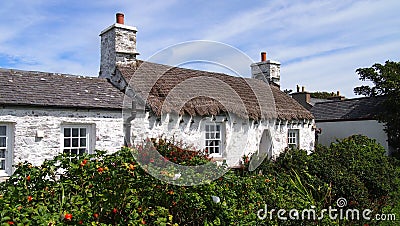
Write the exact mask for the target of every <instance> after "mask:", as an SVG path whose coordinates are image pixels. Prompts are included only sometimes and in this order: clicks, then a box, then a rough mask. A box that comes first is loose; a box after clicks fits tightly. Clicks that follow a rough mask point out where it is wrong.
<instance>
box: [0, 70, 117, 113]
mask: <svg viewBox="0 0 400 226" xmlns="http://www.w3.org/2000/svg"><path fill="white" fill-rule="evenodd" d="M0 84H1V88H0V105H34V106H52V107H76V108H106V109H121V108H122V103H123V96H124V95H123V93H121V92H119V90H118V89H116V88H114V87H113V86H112V85H111V84H110V83H109V82H108V81H107V80H105V79H100V78H95V77H83V76H74V75H66V74H56V73H46V72H36V71H22V70H13V69H0Z"/></svg>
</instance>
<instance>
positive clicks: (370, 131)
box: [317, 120, 389, 150]
mask: <svg viewBox="0 0 400 226" xmlns="http://www.w3.org/2000/svg"><path fill="white" fill-rule="evenodd" d="M317 127H318V128H321V129H322V133H321V134H320V135H319V139H318V143H320V144H322V145H327V146H328V145H330V144H331V143H332V142H334V141H336V139H342V138H346V137H349V136H351V135H354V134H362V135H365V136H367V137H369V138H373V139H375V140H376V141H377V142H378V143H380V144H381V145H382V146H383V147H384V148H385V149H386V150H389V147H388V142H387V135H386V133H385V131H384V130H383V129H384V124H383V123H379V122H378V121H376V120H362V121H338V122H317Z"/></svg>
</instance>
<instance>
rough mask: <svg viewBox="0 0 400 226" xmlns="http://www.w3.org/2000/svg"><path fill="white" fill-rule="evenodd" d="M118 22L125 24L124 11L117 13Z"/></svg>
mask: <svg viewBox="0 0 400 226" xmlns="http://www.w3.org/2000/svg"><path fill="white" fill-rule="evenodd" d="M116 17H117V24H124V17H125V16H124V14H123V13H117V15H116Z"/></svg>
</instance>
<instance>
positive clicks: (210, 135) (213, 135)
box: [203, 122, 225, 157]
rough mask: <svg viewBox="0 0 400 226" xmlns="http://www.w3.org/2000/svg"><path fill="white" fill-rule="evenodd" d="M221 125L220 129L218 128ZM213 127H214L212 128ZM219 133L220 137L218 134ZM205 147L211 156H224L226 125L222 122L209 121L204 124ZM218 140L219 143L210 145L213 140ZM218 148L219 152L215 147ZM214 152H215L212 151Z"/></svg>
mask: <svg viewBox="0 0 400 226" xmlns="http://www.w3.org/2000/svg"><path fill="white" fill-rule="evenodd" d="M218 127H219V131H217V128H218ZM211 128H214V129H213V130H211ZM217 135H219V137H218V136H217ZM203 137H204V149H207V153H208V154H209V155H210V156H211V157H222V155H223V152H224V142H225V126H224V124H223V123H222V122H207V123H205V125H204V136H203ZM213 141H218V143H219V145H210V143H211V142H213ZM216 148H218V150H219V151H218V152H215V149H216ZM211 152H213V153H211Z"/></svg>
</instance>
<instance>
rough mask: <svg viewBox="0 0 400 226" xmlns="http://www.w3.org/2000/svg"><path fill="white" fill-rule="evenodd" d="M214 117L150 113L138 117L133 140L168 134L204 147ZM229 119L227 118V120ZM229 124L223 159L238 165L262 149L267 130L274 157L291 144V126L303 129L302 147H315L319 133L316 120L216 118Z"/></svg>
mask: <svg viewBox="0 0 400 226" xmlns="http://www.w3.org/2000/svg"><path fill="white" fill-rule="evenodd" d="M210 119H211V118H210V117H208V118H203V117H189V116H183V117H179V116H178V115H174V114H166V115H164V116H162V117H161V118H158V117H156V116H154V115H151V114H149V113H146V115H142V116H138V117H137V118H136V119H135V120H133V121H132V122H131V123H132V139H134V143H135V144H138V143H140V142H143V140H145V139H146V138H158V137H164V138H169V139H172V138H173V139H174V140H175V141H180V140H182V141H183V142H184V143H185V144H190V145H193V146H194V147H195V148H197V149H203V148H204V145H205V142H204V123H206V122H207V123H210V122H212V121H210ZM226 119H227V120H226ZM214 122H218V123H221V124H222V125H223V126H224V127H225V134H224V135H225V142H224V149H225V152H224V153H223V156H222V159H221V158H217V159H220V160H226V161H227V164H228V165H229V166H237V165H238V164H239V161H240V160H241V157H242V156H243V155H248V154H250V153H254V152H257V151H258V150H259V145H260V140H261V136H262V134H263V132H264V130H268V131H269V133H270V134H271V137H272V143H273V144H272V145H273V148H272V153H270V157H276V156H278V155H279V154H280V153H281V152H283V151H284V150H285V148H286V147H287V136H288V130H289V129H298V130H299V137H300V138H299V139H300V141H299V145H300V148H301V149H304V150H308V151H312V150H314V142H315V135H314V131H313V129H312V126H313V125H314V121H307V122H302V123H294V124H289V123H286V122H283V123H281V124H279V123H278V125H277V123H276V120H269V121H268V120H261V122H257V123H255V122H254V121H252V120H250V121H249V120H244V119H241V118H239V117H237V116H235V115H230V116H229V117H225V116H217V117H215V121H214Z"/></svg>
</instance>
